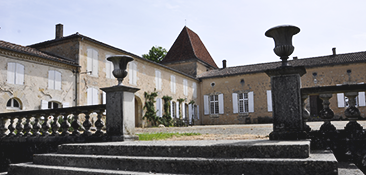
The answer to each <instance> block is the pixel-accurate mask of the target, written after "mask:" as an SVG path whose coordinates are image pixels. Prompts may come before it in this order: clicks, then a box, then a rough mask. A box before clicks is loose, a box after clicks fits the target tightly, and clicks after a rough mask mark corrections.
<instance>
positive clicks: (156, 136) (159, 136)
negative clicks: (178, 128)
mask: <svg viewBox="0 0 366 175" xmlns="http://www.w3.org/2000/svg"><path fill="white" fill-rule="evenodd" d="M137 135H138V136H139V140H164V139H168V138H171V137H173V136H176V137H180V136H195V135H201V134H200V133H195V132H190V133H179V132H176V133H164V132H157V133H143V134H137Z"/></svg>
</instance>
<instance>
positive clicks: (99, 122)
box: [94, 110, 104, 136]
mask: <svg viewBox="0 0 366 175" xmlns="http://www.w3.org/2000/svg"><path fill="white" fill-rule="evenodd" d="M102 113H103V111H102V110H99V111H98V112H97V114H98V116H97V118H98V120H97V121H96V122H95V123H94V124H95V127H96V128H97V131H96V132H95V134H94V135H96V136H102V135H103V134H104V132H103V131H102V128H103V126H104V122H103V121H102Z"/></svg>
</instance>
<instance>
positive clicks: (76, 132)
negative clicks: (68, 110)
mask: <svg viewBox="0 0 366 175" xmlns="http://www.w3.org/2000/svg"><path fill="white" fill-rule="evenodd" d="M79 114H80V113H79V112H74V113H73V115H74V117H73V118H74V121H73V122H72V123H71V126H72V128H74V131H73V132H72V135H73V136H80V132H79V127H82V128H83V129H84V127H83V126H81V124H80V122H79Z"/></svg>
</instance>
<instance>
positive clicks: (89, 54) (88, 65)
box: [86, 48, 93, 74]
mask: <svg viewBox="0 0 366 175" xmlns="http://www.w3.org/2000/svg"><path fill="white" fill-rule="evenodd" d="M86 71H87V72H89V71H93V49H91V48H88V50H87V56H86ZM88 74H89V73H88Z"/></svg>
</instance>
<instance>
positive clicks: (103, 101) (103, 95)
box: [102, 91, 107, 104]
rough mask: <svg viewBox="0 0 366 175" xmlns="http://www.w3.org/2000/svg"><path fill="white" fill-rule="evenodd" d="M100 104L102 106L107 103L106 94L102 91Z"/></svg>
mask: <svg viewBox="0 0 366 175" xmlns="http://www.w3.org/2000/svg"><path fill="white" fill-rule="evenodd" d="M102 99H103V100H102V103H103V104H106V103H107V94H106V93H105V92H104V91H103V93H102Z"/></svg>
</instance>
